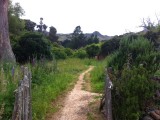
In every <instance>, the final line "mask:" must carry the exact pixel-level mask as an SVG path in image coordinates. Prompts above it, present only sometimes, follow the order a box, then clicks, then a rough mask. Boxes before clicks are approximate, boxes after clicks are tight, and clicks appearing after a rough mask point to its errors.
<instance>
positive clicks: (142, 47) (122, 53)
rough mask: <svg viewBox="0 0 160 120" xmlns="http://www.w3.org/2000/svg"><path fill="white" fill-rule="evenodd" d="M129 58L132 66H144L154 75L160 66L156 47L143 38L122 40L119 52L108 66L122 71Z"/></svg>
mask: <svg viewBox="0 0 160 120" xmlns="http://www.w3.org/2000/svg"><path fill="white" fill-rule="evenodd" d="M128 57H129V58H130V60H129V63H130V64H132V65H134V66H139V65H140V64H142V65H144V66H145V68H146V69H147V70H149V71H151V72H152V73H154V72H155V71H156V70H157V69H158V68H159V66H160V63H159V61H160V52H157V51H155V49H154V45H153V44H152V43H151V42H150V41H148V40H147V39H145V38H142V37H139V38H137V39H130V40H128V39H127V38H124V39H123V40H121V42H120V48H119V51H118V52H116V53H115V54H114V55H113V57H112V60H110V61H109V63H108V64H109V66H112V67H116V68H118V69H119V70H121V69H122V68H123V65H124V64H125V63H126V62H127V60H128Z"/></svg>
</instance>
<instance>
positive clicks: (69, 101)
mask: <svg viewBox="0 0 160 120" xmlns="http://www.w3.org/2000/svg"><path fill="white" fill-rule="evenodd" d="M92 69H93V66H90V67H89V69H88V70H86V71H85V72H83V73H82V74H80V76H79V80H78V81H77V83H76V85H75V86H74V89H73V90H72V91H71V92H69V94H68V95H67V96H66V98H65V99H64V104H63V107H62V108H61V110H60V111H59V112H58V113H56V114H55V115H54V116H53V117H52V118H51V119H50V120H87V113H88V111H89V108H88V104H89V103H90V102H92V101H93V100H94V99H93V98H94V96H97V95H98V94H96V93H91V92H87V91H84V90H82V86H83V84H85V81H84V76H85V74H86V73H88V72H89V71H91V70H92Z"/></svg>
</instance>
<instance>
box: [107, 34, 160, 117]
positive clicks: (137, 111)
mask: <svg viewBox="0 0 160 120" xmlns="http://www.w3.org/2000/svg"><path fill="white" fill-rule="evenodd" d="M159 61H160V53H159V52H157V51H156V50H155V49H154V45H153V44H152V43H151V42H150V41H148V40H147V39H145V38H142V37H138V38H136V39H130V38H129V39H128V38H124V39H123V40H121V42H120V48H119V51H117V52H116V53H114V54H113V55H112V56H111V58H110V59H109V60H108V66H109V67H113V68H114V72H113V74H112V76H111V77H112V80H113V84H114V88H113V93H112V100H113V102H112V103H113V116H114V119H115V120H119V119H120V120H132V119H134V120H136V119H139V118H140V116H142V113H143V111H145V109H146V107H147V106H149V104H147V102H148V100H151V98H152V96H153V95H154V93H155V91H156V90H157V89H159V88H160V86H159V85H158V84H157V83H156V82H154V81H151V80H150V78H151V77H152V76H153V75H154V74H155V72H156V71H157V70H158V69H159V66H160V63H159ZM151 102H152V103H153V104H155V102H154V100H151ZM126 111H127V112H126Z"/></svg>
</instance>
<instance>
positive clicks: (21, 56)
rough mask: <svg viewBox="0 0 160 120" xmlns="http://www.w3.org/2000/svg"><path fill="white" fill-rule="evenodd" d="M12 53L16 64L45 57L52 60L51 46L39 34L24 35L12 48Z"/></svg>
mask: <svg viewBox="0 0 160 120" xmlns="http://www.w3.org/2000/svg"><path fill="white" fill-rule="evenodd" d="M13 52H14V54H15V56H16V59H17V61H18V62H21V63H24V62H27V61H29V59H33V58H35V57H36V58H37V59H40V58H42V57H45V58H47V59H52V54H51V46H50V44H49V42H48V40H47V39H45V38H44V36H43V35H42V34H39V33H33V32H29V33H25V34H24V35H22V36H21V37H20V39H19V41H18V42H17V44H15V45H14V46H13Z"/></svg>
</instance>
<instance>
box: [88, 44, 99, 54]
mask: <svg viewBox="0 0 160 120" xmlns="http://www.w3.org/2000/svg"><path fill="white" fill-rule="evenodd" d="M86 52H87V54H88V56H89V57H95V56H96V55H98V53H99V52H100V46H98V45H96V44H91V45H88V46H87V47H86Z"/></svg>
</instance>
